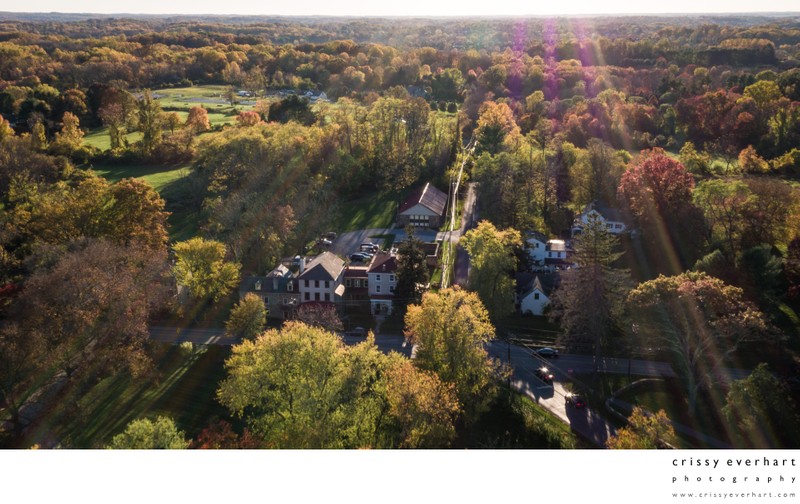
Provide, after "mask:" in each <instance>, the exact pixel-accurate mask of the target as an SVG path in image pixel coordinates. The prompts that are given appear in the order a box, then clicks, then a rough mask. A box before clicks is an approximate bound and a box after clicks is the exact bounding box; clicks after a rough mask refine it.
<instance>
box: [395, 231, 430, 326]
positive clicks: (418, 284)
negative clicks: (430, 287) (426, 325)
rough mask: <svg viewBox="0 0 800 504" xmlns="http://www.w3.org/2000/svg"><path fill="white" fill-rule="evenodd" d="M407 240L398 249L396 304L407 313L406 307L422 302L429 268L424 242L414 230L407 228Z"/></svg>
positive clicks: (402, 311)
mask: <svg viewBox="0 0 800 504" xmlns="http://www.w3.org/2000/svg"><path fill="white" fill-rule="evenodd" d="M406 236H407V238H406V240H405V241H403V242H402V243H401V244H400V245H398V247H397V285H396V286H395V288H394V300H395V301H394V302H395V305H396V306H397V307H398V308H400V313H404V312H405V307H406V306H408V305H409V304H412V303H419V302H420V301H421V300H422V292H423V290H424V286H425V285H426V284H427V283H428V266H427V264H426V263H425V251H424V250H423V249H422V241H421V240H420V239H419V238H417V237H416V236H414V228H413V227H411V226H408V227H406Z"/></svg>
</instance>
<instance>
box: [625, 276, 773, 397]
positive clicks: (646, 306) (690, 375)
mask: <svg viewBox="0 0 800 504" xmlns="http://www.w3.org/2000/svg"><path fill="white" fill-rule="evenodd" d="M627 302H628V304H629V305H631V306H635V307H636V310H632V313H631V316H632V318H633V323H634V324H636V327H637V331H636V332H637V336H638V337H641V338H642V342H648V343H647V344H648V345H649V344H655V345H657V346H661V347H662V348H664V349H665V350H666V351H667V352H669V354H670V357H671V359H670V360H671V362H672V366H673V369H674V370H675V372H676V373H677V374H678V377H679V378H680V379H681V380H682V382H683V386H684V390H685V391H686V394H687V398H688V401H689V409H690V411H694V410H695V407H696V405H697V399H698V395H699V394H700V393H701V392H703V391H709V390H710V389H711V387H712V386H713V385H714V384H715V383H716V382H717V380H718V377H719V373H720V372H721V367H722V365H723V363H724V362H725V360H726V359H727V358H728V357H729V356H730V355H731V354H733V353H734V352H736V350H737V349H738V348H739V347H740V345H742V344H743V343H746V342H754V341H762V342H763V341H767V342H770V341H774V339H775V333H774V332H773V330H772V328H771V327H770V326H769V325H768V324H767V322H766V321H765V319H764V316H763V315H762V314H761V312H759V311H758V310H756V309H755V308H754V307H753V306H752V305H751V304H750V303H748V302H747V301H746V300H745V299H744V296H743V292H742V289H740V288H738V287H733V286H730V285H726V284H725V283H724V282H722V281H721V280H719V279H717V278H714V277H710V276H708V275H706V274H705V273H698V272H685V273H681V274H680V275H677V276H671V277H666V276H663V275H662V276H659V277H658V278H656V279H654V280H649V281H647V282H644V283H641V284H639V286H638V287H636V288H635V289H634V290H632V291H631V293H630V294H629V295H628V298H627Z"/></svg>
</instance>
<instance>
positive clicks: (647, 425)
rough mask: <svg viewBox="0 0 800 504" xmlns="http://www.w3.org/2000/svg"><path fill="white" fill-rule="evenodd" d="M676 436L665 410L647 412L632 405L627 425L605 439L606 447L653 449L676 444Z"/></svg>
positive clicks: (614, 448)
mask: <svg viewBox="0 0 800 504" xmlns="http://www.w3.org/2000/svg"><path fill="white" fill-rule="evenodd" d="M677 441H678V437H677V436H676V435H675V429H674V428H673V427H672V422H670V420H669V418H667V414H666V412H665V411H664V410H663V409H662V410H658V412H657V413H655V414H653V413H649V412H647V411H645V410H644V409H642V408H641V407H639V406H634V408H633V412H632V413H631V416H629V417H628V425H627V426H625V427H623V428H621V429H619V430H618V431H617V433H616V434H615V435H613V436H611V437H610V438H608V440H607V441H606V448H610V449H612V450H654V449H658V448H667V447H670V446H675V445H676V444H677Z"/></svg>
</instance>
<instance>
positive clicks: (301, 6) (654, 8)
mask: <svg viewBox="0 0 800 504" xmlns="http://www.w3.org/2000/svg"><path fill="white" fill-rule="evenodd" d="M0 11H2V12H6V13H14V14H37V13H42V14H52V13H58V14H98V15H201V16H202V15H214V16H247V15H252V16H303V17H308V16H320V17H322V16H324V17H331V16H336V17H476V16H480V17H508V16H517V17H519V16H526V17H543V16H608V15H648V16H649V15H653V16H658V15H666V16H672V15H720V14H734V15H737V14H738V15H747V14H754V15H765V14H792V13H800V6H798V4H797V0H765V1H763V2H758V3H757V4H756V7H755V8H754V3H753V2H751V1H746V0H728V1H725V0H705V1H703V0H694V1H693V0H674V1H672V2H670V3H669V4H667V5H665V4H660V3H659V4H652V5H650V4H645V3H642V2H631V1H628V0H609V1H606V2H602V3H600V2H597V1H595V0H573V1H570V2H562V3H558V2H555V3H554V2H541V1H535V2H525V3H524V4H523V5H520V2H519V1H517V0H495V1H494V2H490V3H489V2H470V1H461V2H457V1H444V2H437V3H435V4H434V3H432V2H429V1H427V0H407V1H406V2H404V3H403V4H402V5H397V4H391V5H389V4H379V3H377V2H373V1H366V0H342V1H339V2H335V3H334V2H330V1H324V0H306V1H304V2H297V3H291V2H270V3H269V4H267V5H265V4H263V3H262V2H259V1H256V0H240V1H239V2H235V3H220V2H217V1H211V0H174V1H172V2H163V1H162V0H141V1H139V2H137V3H136V4H135V6H133V5H131V6H130V7H127V6H126V7H124V8H120V6H119V4H115V3H110V2H107V1H101V0H76V1H73V2H69V4H66V5H65V3H64V2H63V1H60V0H31V1H29V2H25V3H21V4H19V5H18V6H9V7H2V8H0Z"/></svg>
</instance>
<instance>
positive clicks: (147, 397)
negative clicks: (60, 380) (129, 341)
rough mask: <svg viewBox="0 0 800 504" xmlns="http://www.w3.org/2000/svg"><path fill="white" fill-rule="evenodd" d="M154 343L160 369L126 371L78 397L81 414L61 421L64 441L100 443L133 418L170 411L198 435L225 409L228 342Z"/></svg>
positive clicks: (80, 444)
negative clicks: (222, 393)
mask: <svg viewBox="0 0 800 504" xmlns="http://www.w3.org/2000/svg"><path fill="white" fill-rule="evenodd" d="M154 346H155V349H156V350H155V355H154V357H153V359H154V361H155V363H154V364H155V367H156V372H155V373H153V375H152V376H147V377H142V378H132V377H131V376H130V375H128V374H127V373H125V374H121V375H118V376H116V377H112V378H108V379H106V380H103V381H101V382H100V383H98V384H97V385H96V386H95V387H94V388H93V389H92V390H90V391H89V392H88V393H87V394H86V395H85V396H84V397H83V398H82V399H81V401H80V405H81V415H80V418H78V419H75V420H73V421H72V422H70V423H69V424H67V425H65V426H63V428H62V432H61V439H62V445H63V446H65V447H70V448H99V447H103V446H105V445H106V444H108V443H109V442H110V441H111V438H112V437H113V436H115V435H116V434H118V433H120V432H122V431H123V430H124V429H125V427H126V426H127V425H128V423H130V422H131V421H132V420H135V419H137V418H142V417H149V418H154V417H156V416H159V415H161V416H168V417H170V418H172V419H174V420H175V422H176V424H177V425H178V428H179V429H181V430H183V431H184V432H185V433H186V435H187V437H189V438H194V437H196V436H197V434H198V433H199V432H200V431H202V430H203V429H204V428H205V427H206V426H207V425H208V424H209V423H210V421H211V419H212V418H215V417H223V418H224V417H226V416H227V410H225V408H223V407H222V405H220V404H219V403H218V402H217V400H216V390H217V388H218V386H219V382H220V381H221V380H222V379H223V378H224V376H225V370H224V360H225V358H227V356H228V355H229V353H230V349H229V348H226V347H217V346H209V347H199V348H196V349H195V351H194V352H192V353H190V354H187V353H185V352H184V351H182V350H181V349H180V348H179V347H177V346H172V345H166V344H157V345H154Z"/></svg>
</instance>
